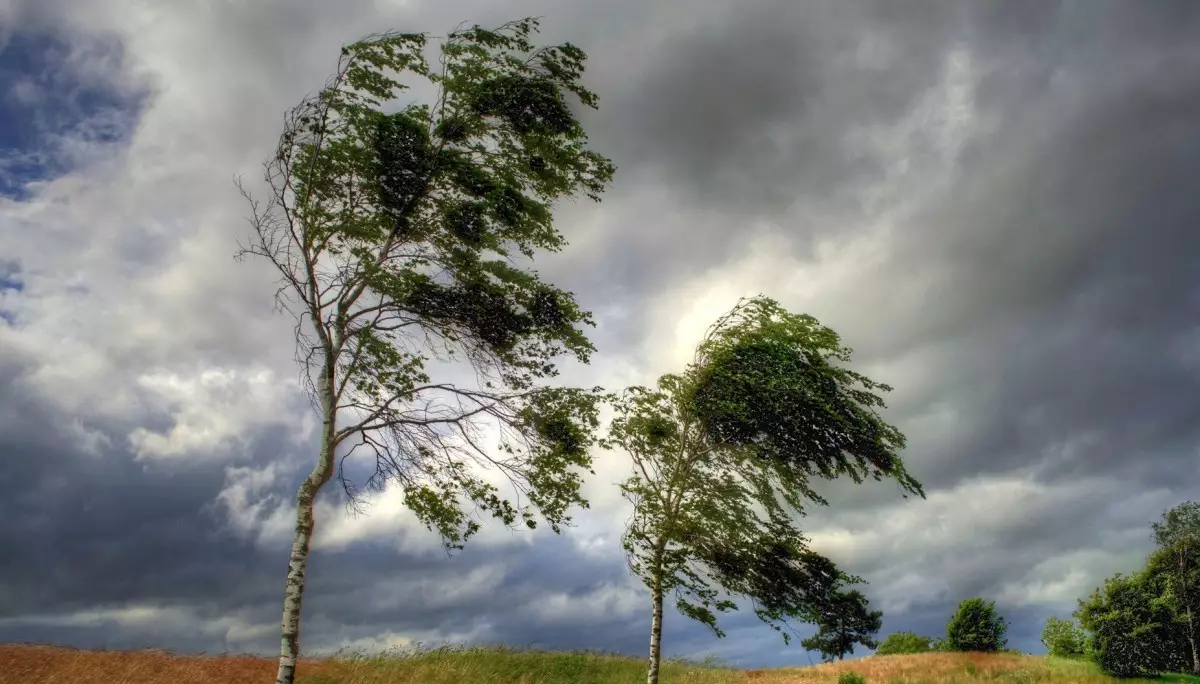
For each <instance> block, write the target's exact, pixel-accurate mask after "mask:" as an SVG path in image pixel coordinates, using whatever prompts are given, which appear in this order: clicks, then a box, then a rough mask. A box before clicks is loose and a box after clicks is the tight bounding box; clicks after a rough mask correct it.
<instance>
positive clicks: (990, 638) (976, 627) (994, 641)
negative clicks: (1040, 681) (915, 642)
mask: <svg viewBox="0 0 1200 684" xmlns="http://www.w3.org/2000/svg"><path fill="white" fill-rule="evenodd" d="M1007 631H1008V625H1006V624H1005V622H1004V618H1003V617H1000V614H999V613H997V612H996V602H995V601H984V600H983V599H981V598H969V599H967V600H965V601H963V602H962V603H960V604H958V610H957V611H956V612H955V613H954V615H953V617H951V618H950V622H948V623H947V624H946V642H947V643H948V644H949V646H950V648H952V649H953V650H955V651H988V652H991V651H999V650H1001V649H1002V648H1004V646H1005V644H1006V643H1007V641H1006V640H1005V638H1004V633H1005V632H1007Z"/></svg>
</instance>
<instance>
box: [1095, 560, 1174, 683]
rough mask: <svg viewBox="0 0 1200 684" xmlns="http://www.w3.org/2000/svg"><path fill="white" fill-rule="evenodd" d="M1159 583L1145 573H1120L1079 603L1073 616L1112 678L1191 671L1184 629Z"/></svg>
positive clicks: (1102, 666)
mask: <svg viewBox="0 0 1200 684" xmlns="http://www.w3.org/2000/svg"><path fill="white" fill-rule="evenodd" d="M1161 580H1162V578H1161V577H1155V576H1154V575H1153V574H1151V573H1148V572H1146V571H1145V570H1143V571H1142V572H1139V573H1136V574H1134V575H1123V574H1120V573H1118V574H1116V575H1114V576H1113V577H1110V578H1108V579H1106V580H1105V581H1104V586H1102V587H1100V588H1097V589H1096V590H1095V591H1094V592H1092V595H1091V596H1089V597H1088V598H1087V599H1085V600H1080V601H1079V609H1078V610H1077V611H1076V612H1075V617H1076V618H1078V620H1079V624H1080V625H1082V626H1083V628H1084V629H1085V630H1087V631H1088V632H1090V633H1091V641H1092V649H1093V656H1094V658H1095V660H1096V663H1097V664H1098V665H1099V666H1100V668H1101V669H1102V670H1104V671H1105V672H1106V673H1108V674H1109V675H1112V676H1114V677H1146V676H1152V675H1155V674H1158V673H1160V672H1177V671H1179V670H1180V669H1181V668H1183V667H1186V666H1187V658H1186V657H1184V656H1183V655H1182V654H1183V653H1184V652H1186V649H1187V633H1186V627H1184V626H1183V625H1182V624H1180V622H1179V620H1178V619H1177V616H1176V614H1175V611H1174V610H1173V606H1172V605H1171V601H1170V600H1169V599H1164V597H1163V591H1162V590H1163V586H1162V584H1163V583H1162V581H1161Z"/></svg>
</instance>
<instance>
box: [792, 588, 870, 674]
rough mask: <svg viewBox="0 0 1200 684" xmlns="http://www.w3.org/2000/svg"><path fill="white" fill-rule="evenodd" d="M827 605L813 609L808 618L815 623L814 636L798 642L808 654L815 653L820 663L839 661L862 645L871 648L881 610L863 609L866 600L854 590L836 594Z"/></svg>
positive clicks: (865, 605) (865, 607)
mask: <svg viewBox="0 0 1200 684" xmlns="http://www.w3.org/2000/svg"><path fill="white" fill-rule="evenodd" d="M831 599H832V601H831V603H830V604H829V605H821V606H817V607H816V609H815V610H814V611H813V615H812V616H811V619H812V620H813V621H814V622H816V623H817V633H816V634H814V635H812V636H811V637H809V638H807V639H805V640H803V641H801V642H800V645H801V646H803V647H804V648H806V649H808V650H810V651H817V652H819V653H820V654H821V658H822V659H823V660H826V661H828V660H833V659H835V658H836V659H838V660H841V659H842V658H843V657H844V656H846V655H849V654H851V653H854V646H855V645H856V644H862V645H863V646H865V647H867V648H875V647H876V646H878V645H879V644H878V642H876V641H875V639H874V636H875V635H876V634H877V633H878V632H879V629H880V628H881V627H883V611H879V610H871V611H869V610H867V603H868V601H867V597H866V596H864V595H863V594H862V592H860V591H858V590H856V589H855V590H851V591H837V592H835V593H834V594H833V595H832V597H831Z"/></svg>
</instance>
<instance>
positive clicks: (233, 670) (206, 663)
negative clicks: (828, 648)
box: [0, 645, 1200, 684]
mask: <svg viewBox="0 0 1200 684" xmlns="http://www.w3.org/2000/svg"><path fill="white" fill-rule="evenodd" d="M847 671H849V672H857V673H860V674H862V675H864V676H865V677H866V680H867V683H868V684H876V683H878V684H924V683H926V682H928V683H930V684H933V683H938V684H948V683H950V682H964V683H968V684H970V683H976V682H978V683H984V682H987V683H989V684H1009V683H1012V684H1034V683H1037V684H1112V683H1113V682H1115V681H1117V680H1113V679H1111V678H1109V677H1106V676H1105V675H1103V674H1101V673H1100V671H1099V670H1097V669H1096V668H1095V666H1093V665H1091V664H1088V663H1079V662H1073V661H1068V660H1059V659H1055V658H1045V657H1041V656H1018V655H1007V654H998V655H997V654H983V653H929V654H922V655H908V656H879V657H869V658H863V659H860V660H855V661H850V662H846V663H833V664H828V665H818V666H816V667H797V668H784V669H775V670H733V669H729V668H721V667H711V666H705V665H699V664H695V663H683V662H671V663H669V664H667V665H666V666H665V667H664V668H663V672H662V684H684V683H685V682H686V683H688V684H734V683H737V684H742V683H748V682H753V683H754V684H837V681H838V675H839V674H841V673H842V672H847ZM274 675H275V661H274V660H272V659H267V658H256V657H250V656H177V655H172V654H170V653H165V652H161V651H80V650H74V649H68V648H62V647H57V646H37V645H0V684H67V683H70V684H117V683H120V684H167V683H168V682H169V683H170V684H266V683H267V682H270V681H273V680H274ZM297 681H298V682H300V684H452V683H453V684H458V683H460V682H470V683H473V684H640V682H644V681H645V664H644V663H643V661H640V660H636V659H632V658H624V657H621V656H612V655H603V654H596V653H554V652H539V651H514V650H505V649H493V648H472V649H448V648H443V649H434V650H427V651H422V652H417V653H408V654H392V655H383V656H373V657H363V656H348V657H333V658H327V659H322V660H308V661H305V662H303V663H302V664H301V666H300V668H299V677H298V678H297ZM1138 681H1143V680H1125V682H1127V683H1129V684H1133V683H1135V682H1138ZM1155 681H1157V682H1158V683H1159V684H1200V678H1195V677H1188V676H1185V675H1170V676H1167V677H1163V678H1161V679H1159V680H1155Z"/></svg>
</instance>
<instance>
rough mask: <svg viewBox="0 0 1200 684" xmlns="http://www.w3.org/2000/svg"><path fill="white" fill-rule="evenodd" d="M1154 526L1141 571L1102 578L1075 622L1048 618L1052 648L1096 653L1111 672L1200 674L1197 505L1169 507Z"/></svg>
mask: <svg viewBox="0 0 1200 684" xmlns="http://www.w3.org/2000/svg"><path fill="white" fill-rule="evenodd" d="M1151 528H1152V529H1153V534H1154V541H1155V543H1156V548H1155V549H1154V551H1153V552H1152V553H1151V554H1150V555H1149V556H1148V557H1147V558H1146V562H1145V564H1144V565H1143V567H1142V568H1141V569H1140V570H1138V571H1136V572H1133V573H1129V574H1126V573H1117V574H1116V575H1113V576H1112V577H1110V578H1108V579H1106V580H1104V584H1103V585H1102V586H1100V587H1097V588H1096V589H1095V590H1094V591H1093V592H1092V593H1091V595H1090V596H1088V597H1087V598H1084V599H1080V601H1079V608H1078V609H1077V610H1076V611H1075V613H1074V618H1075V620H1074V621H1072V620H1064V619H1061V618H1050V619H1049V620H1047V621H1046V626H1045V629H1044V630H1043V632H1042V643H1043V644H1045V645H1046V648H1047V649H1048V650H1049V652H1050V655H1055V656H1062V657H1068V658H1070V657H1074V658H1087V659H1090V660H1093V661H1095V662H1096V663H1097V664H1098V665H1099V666H1100V667H1101V669H1103V670H1104V671H1105V672H1106V673H1108V674H1110V675H1112V676H1114V677H1145V676H1152V675H1156V674H1160V673H1164V672H1191V673H1193V674H1200V653H1198V651H1197V638H1196V637H1197V635H1196V625H1195V619H1196V613H1197V611H1200V568H1198V565H1200V504H1197V503H1195V502H1192V501H1187V502H1184V503H1182V504H1180V505H1178V506H1175V507H1174V508H1171V509H1168V510H1167V511H1166V512H1164V513H1163V516H1162V519H1161V520H1159V521H1158V522H1155V523H1153V524H1152V525H1151Z"/></svg>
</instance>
